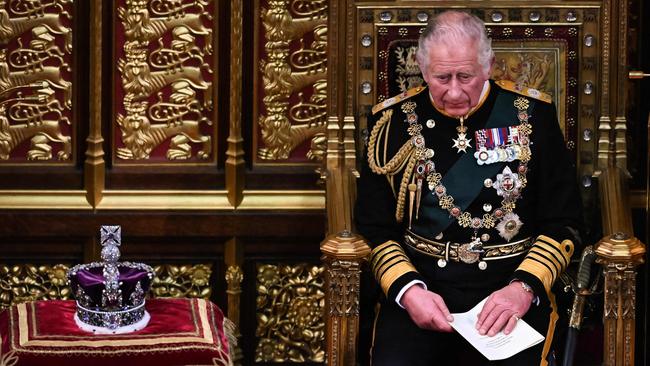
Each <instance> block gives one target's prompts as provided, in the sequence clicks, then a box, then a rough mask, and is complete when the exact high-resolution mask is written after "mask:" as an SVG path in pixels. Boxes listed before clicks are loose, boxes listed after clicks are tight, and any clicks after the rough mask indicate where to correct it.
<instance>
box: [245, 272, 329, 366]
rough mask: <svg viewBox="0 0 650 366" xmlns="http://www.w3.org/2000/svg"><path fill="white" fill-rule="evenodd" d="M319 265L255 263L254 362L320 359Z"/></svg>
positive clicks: (322, 353)
mask: <svg viewBox="0 0 650 366" xmlns="http://www.w3.org/2000/svg"><path fill="white" fill-rule="evenodd" d="M322 274H323V267H318V266H314V265H308V264H300V265H267V264H264V265H258V266H257V292H258V293H257V321H258V323H257V330H256V336H257V337H258V338H259V343H258V344H257V348H256V351H255V361H256V362H323V361H324V359H325V351H324V348H323V346H324V341H325V323H324V320H323V308H324V306H325V294H324V292H323V277H322Z"/></svg>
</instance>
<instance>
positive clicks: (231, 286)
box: [224, 238, 244, 366]
mask: <svg viewBox="0 0 650 366" xmlns="http://www.w3.org/2000/svg"><path fill="white" fill-rule="evenodd" d="M224 260H225V264H226V266H227V269H226V284H227V286H228V287H227V289H226V293H227V294H228V313H227V314H228V319H230V320H231V321H232V322H233V324H234V326H235V329H234V334H233V336H234V337H235V338H236V339H237V342H239V341H241V331H240V314H241V312H240V310H241V309H240V304H241V292H242V289H241V283H242V281H243V280H244V272H243V271H242V263H243V262H244V253H243V246H242V244H241V242H240V241H239V240H238V239H237V238H232V239H230V240H228V241H227V242H226V253H225V258H224ZM230 348H231V350H232V352H233V354H232V355H231V359H232V361H233V364H234V365H236V366H237V365H241V364H242V360H243V358H244V356H243V353H242V349H241V347H240V346H239V344H237V345H236V346H234V347H233V346H231V347H230Z"/></svg>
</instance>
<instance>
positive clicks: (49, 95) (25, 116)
mask: <svg viewBox="0 0 650 366" xmlns="http://www.w3.org/2000/svg"><path fill="white" fill-rule="evenodd" d="M0 54H2V51H0ZM0 57H1V56H0ZM0 67H1V66H0ZM37 85H38V84H32V85H29V86H30V87H31V86H34V87H35V86H37ZM40 86H41V88H40V89H37V90H36V91H35V93H34V94H31V95H28V96H23V95H22V94H21V93H18V96H17V97H16V98H12V99H7V100H4V101H2V102H0V159H2V160H7V159H9V157H10V154H11V151H12V150H13V149H14V148H15V147H16V146H18V145H19V144H20V143H22V142H23V141H25V140H27V139H31V144H30V148H29V150H28V151H27V159H29V160H50V159H52V147H51V146H50V142H56V143H60V144H62V145H63V149H62V150H60V151H59V152H58V153H57V157H58V159H59V160H68V159H69V158H70V154H71V152H72V144H71V138H70V136H66V135H64V134H63V132H62V130H61V125H60V124H61V123H65V124H68V125H69V124H70V120H69V119H68V118H67V117H66V116H64V115H63V106H61V104H60V103H59V101H58V100H57V99H56V96H55V92H54V90H52V89H51V88H49V87H47V83H45V82H43V83H42V84H40ZM19 88H20V89H23V88H21V87H19ZM12 102H13V104H12V105H11V106H10V107H9V109H8V110H7V104H10V103H12ZM10 121H12V122H18V123H13V124H12V123H10Z"/></svg>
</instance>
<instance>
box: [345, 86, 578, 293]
mask: <svg viewBox="0 0 650 366" xmlns="http://www.w3.org/2000/svg"><path fill="white" fill-rule="evenodd" d="M502 86H503V87H502ZM506 88H509V89H506ZM419 89H421V90H419ZM419 89H416V90H411V91H409V92H407V93H404V94H402V95H401V96H398V97H396V98H394V99H389V100H388V101H386V102H384V103H383V104H379V105H377V106H376V107H375V108H373V115H372V116H371V118H370V119H369V123H368V130H369V131H373V129H375V126H376V125H377V124H378V121H380V120H382V118H383V121H382V122H381V123H382V128H378V129H375V131H374V132H375V136H374V137H373V134H372V133H371V134H370V136H371V144H370V145H371V148H372V149H369V150H368V152H367V155H366V156H364V159H363V162H362V169H361V177H360V179H359V180H358V187H357V203H356V207H355V222H356V229H357V231H358V232H359V233H360V234H361V235H363V236H364V237H366V238H367V239H368V241H369V242H370V245H371V247H372V248H373V253H372V257H371V265H372V268H373V271H374V274H375V278H376V279H377V281H378V282H379V283H380V285H381V286H382V288H383V290H384V292H385V294H386V295H387V296H388V298H389V299H390V298H393V299H394V298H395V296H396V295H397V293H398V292H399V290H401V289H402V288H403V287H404V286H405V285H406V284H408V283H409V282H410V281H412V280H416V279H417V280H422V281H425V282H426V281H429V280H431V279H430V278H427V276H426V274H423V273H422V272H423V270H422V268H428V267H429V266H432V265H434V264H433V263H435V259H434V258H430V259H429V261H430V262H432V263H428V264H427V263H426V260H427V259H426V258H425V259H422V258H418V259H417V260H415V261H416V262H417V263H414V255H413V253H412V251H409V250H408V248H406V245H405V244H404V234H405V231H406V230H407V228H408V227H409V226H410V231H411V232H412V233H415V234H417V235H419V236H421V237H424V238H427V239H430V240H437V241H439V242H456V243H467V242H470V241H471V240H472V238H473V237H476V236H483V238H484V239H485V238H488V237H489V239H488V240H485V241H484V244H485V245H493V244H501V243H507V242H514V241H517V240H519V239H522V238H525V237H532V238H533V240H535V238H538V240H536V241H535V245H534V246H533V249H531V251H530V252H529V253H528V254H526V255H521V256H518V257H516V258H513V259H511V260H507V261H506V260H504V261H493V262H491V263H490V266H489V268H488V269H487V270H485V271H482V270H480V269H478V268H476V265H469V264H461V265H460V266H458V265H456V266H449V268H448V270H449V271H451V272H450V273H452V275H451V278H458V279H459V281H463V282H473V281H475V283H476V284H477V286H482V281H481V278H483V277H488V276H490V277H493V278H494V277H499V279H498V281H497V282H495V283H494V284H495V286H496V284H497V283H498V284H501V283H504V282H505V281H508V280H511V279H513V278H517V279H521V280H523V281H525V282H526V283H529V284H530V285H531V286H532V287H533V288H534V290H535V292H536V293H539V294H543V293H544V292H548V291H549V290H550V286H551V285H552V282H553V281H554V280H555V279H556V278H557V276H559V273H560V272H561V271H562V270H563V269H564V268H566V264H567V263H568V258H570V256H571V255H572V253H573V243H574V242H576V241H578V238H577V235H576V233H577V231H578V230H579V229H580V228H581V227H582V225H581V201H580V195H579V192H578V190H577V184H576V179H575V175H576V169H575V166H574V164H573V163H572V158H571V157H570V155H569V153H568V151H567V149H566V147H565V142H564V138H563V136H562V132H561V130H560V127H559V124H558V120H557V115H556V111H555V108H554V106H553V104H551V103H550V101H549V100H544V95H543V94H540V93H539V92H537V91H535V90H531V91H528V90H527V89H523V90H515V89H514V88H513V86H512V85H506V84H505V83H496V82H494V81H490V91H489V92H488V94H487V95H486V97H485V99H484V100H483V101H482V102H481V104H480V105H479V106H478V107H477V108H476V109H475V110H474V112H473V113H471V114H470V115H469V116H468V117H467V119H466V120H465V121H464V125H465V126H466V127H467V131H466V136H467V138H469V139H471V141H470V147H469V148H467V149H466V152H459V151H458V149H457V148H454V147H453V145H454V139H458V131H457V127H458V126H459V120H458V119H457V118H454V117H451V116H447V115H445V114H443V113H441V112H440V111H438V110H437V109H436V108H434V106H433V104H432V102H431V100H430V96H429V92H428V89H427V88H426V87H425V88H419ZM531 94H532V95H535V96H536V97H537V98H532V97H531V96H530V95H531ZM500 96H501V97H500ZM499 98H500V99H499ZM522 99H525V100H526V101H528V102H527V103H526V105H527V106H529V107H528V108H527V109H523V111H524V112H525V113H526V114H525V115H524V117H526V118H525V120H526V121H527V122H528V123H529V124H530V126H532V132H531V133H530V134H529V135H528V137H529V140H530V141H529V142H530V143H529V144H528V146H529V148H530V153H531V157H530V160H529V161H528V163H527V165H526V167H525V169H524V173H525V177H524V176H523V175H522V174H520V173H522V171H521V168H520V167H519V166H520V165H521V161H520V160H519V159H515V160H513V161H509V162H501V165H500V166H499V168H498V170H497V171H496V172H494V174H493V175H491V176H489V177H483V176H481V175H480V174H473V173H475V172H474V170H475V169H479V168H477V167H479V164H478V161H479V159H478V157H476V156H475V155H474V154H475V152H477V150H476V148H477V141H476V137H477V136H476V134H475V133H476V132H477V131H481V130H483V131H484V132H485V131H489V130H490V128H494V127H490V126H493V125H490V126H487V128H486V124H487V123H488V120H491V122H490V123H495V121H496V124H497V127H501V124H503V123H505V124H510V125H518V124H519V122H520V121H518V116H520V115H519V114H518V113H519V112H521V111H522V109H518V108H517V107H515V105H514V103H512V101H514V100H519V101H521V100H522ZM549 99H550V98H549ZM406 103H409V104H408V105H406V106H405V104H406ZM386 112H389V113H392V115H391V116H390V118H387V117H386V116H385V113H386ZM412 114H415V115H416V116H417V124H419V125H420V126H421V131H420V133H419V134H420V135H421V138H423V141H424V145H425V147H426V148H427V149H431V150H433V156H432V157H431V158H430V159H429V160H430V161H431V162H432V163H433V164H434V165H435V171H436V172H437V173H440V175H441V176H442V177H443V181H444V179H445V177H447V176H448V174H450V172H451V171H453V168H452V167H454V165H455V164H457V163H458V162H459V160H460V159H461V157H463V155H465V154H469V155H470V157H471V161H472V162H473V163H468V162H467V161H466V162H465V164H464V165H462V167H461V168H458V167H456V171H455V172H454V175H455V177H456V179H455V180H454V182H456V183H454V185H455V187H451V186H449V187H446V188H447V190H448V191H452V190H455V191H456V192H459V193H460V192H464V190H465V184H468V185H473V187H474V189H475V190H476V189H477V190H478V193H477V194H476V195H475V197H474V198H473V199H472V200H471V202H470V203H469V205H468V207H467V208H465V209H464V210H462V211H463V212H468V213H469V214H471V217H479V218H480V217H483V215H485V214H490V213H491V212H494V211H495V210H497V209H499V208H501V207H502V205H503V197H502V196H499V195H498V194H497V192H498V191H497V189H495V187H494V186H490V184H489V183H488V184H486V183H485V182H484V180H485V179H489V180H490V181H491V182H496V181H497V174H503V173H504V169H505V168H506V167H509V168H510V170H511V171H512V172H514V173H516V174H519V177H520V178H521V179H520V180H523V181H525V182H524V185H525V187H523V188H521V189H520V190H519V194H518V198H517V199H516V200H515V207H514V209H513V210H512V212H513V213H514V214H516V215H517V216H518V219H519V222H520V223H522V225H520V227H519V228H518V230H515V231H516V235H514V237H511V238H509V240H506V239H504V238H503V237H502V236H501V235H500V234H499V231H498V230H497V228H496V225H494V226H493V227H491V228H489V229H486V228H480V229H478V230H475V229H474V228H472V227H471V226H470V227H462V226H461V225H460V224H459V221H458V220H457V219H455V218H453V219H451V220H450V222H451V223H450V224H448V226H446V227H444V229H442V230H441V231H439V232H438V231H437V230H436V229H435V228H436V227H437V226H438V224H439V223H438V222H437V221H438V220H439V219H440V218H441V217H446V218H450V217H452V216H451V211H450V210H449V209H443V208H441V207H440V204H439V197H438V196H437V195H436V194H435V193H434V192H432V191H431V190H430V189H429V187H428V184H427V181H426V180H425V181H424V182H423V184H421V193H420V199H419V207H410V195H409V190H408V189H406V194H405V195H404V196H405V197H404V198H403V199H402V201H403V208H402V209H401V210H397V206H398V201H399V199H398V198H399V191H400V187H401V186H404V182H406V184H415V183H416V182H417V179H414V178H413V177H412V174H416V176H417V171H416V173H413V171H414V170H417V169H418V167H417V166H418V165H421V164H416V166H414V167H411V166H408V162H407V161H405V162H402V164H397V166H395V167H392V168H393V170H394V171H392V172H390V173H388V172H386V171H384V172H373V171H372V169H371V168H370V166H369V160H368V159H367V157H370V160H371V161H373V162H374V163H375V166H378V167H386V166H387V163H389V162H390V161H391V160H392V159H393V158H394V157H395V156H396V155H400V151H401V153H402V154H403V152H404V151H405V150H404V146H405V144H409V143H416V142H414V136H417V135H418V133H415V134H413V130H409V128H411V129H412V128H413V127H410V126H411V125H412V124H413V123H412V122H413V119H414V118H415V117H413V116H409V115H412ZM409 118H410V119H411V120H410V123H409ZM409 132H411V133H409ZM417 143H422V141H418V142H417ZM465 159H467V158H465ZM393 163H394V161H393ZM388 165H390V164H388ZM483 165H490V164H483ZM399 168H401V170H399ZM429 168H431V167H429ZM409 169H411V170H409ZM420 169H422V167H421V166H420ZM480 169H483V168H482V167H481V168H480ZM375 170H377V169H376V168H375ZM404 174H408V175H409V176H408V177H407V178H408V179H406V180H405V181H404V182H403V180H402V178H403V176H404ZM477 177H478V178H477ZM479 179H480V180H479ZM469 180H475V181H474V182H470V181H469ZM477 184H478V185H479V186H480V187H479V186H477ZM412 187H414V186H412ZM412 187H411V188H412ZM402 189H403V187H402ZM417 201H418V200H417V199H416V200H414V203H413V206H416V205H417ZM399 211H402V212H401V214H400V212H399ZM396 213H397V215H396ZM416 213H417V214H416ZM441 214H442V215H441ZM396 216H398V217H396ZM399 216H401V221H400V220H399ZM416 216H417V218H416ZM442 221H444V220H442ZM498 221H499V220H497V223H498ZM443 226H444V225H443ZM486 234H487V235H486ZM459 268H460V269H459ZM425 271H426V270H425ZM454 271H461V272H462V275H459V274H458V273H455V272H454ZM506 284H507V282H506Z"/></svg>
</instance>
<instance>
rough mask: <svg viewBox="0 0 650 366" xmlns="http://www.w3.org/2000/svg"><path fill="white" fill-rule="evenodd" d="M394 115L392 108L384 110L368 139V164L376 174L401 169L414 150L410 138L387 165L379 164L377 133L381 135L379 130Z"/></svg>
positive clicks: (389, 172) (394, 171) (384, 173)
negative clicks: (376, 158)
mask: <svg viewBox="0 0 650 366" xmlns="http://www.w3.org/2000/svg"><path fill="white" fill-rule="evenodd" d="M392 116H393V110H392V109H389V110H386V111H384V112H383V114H382V116H381V118H379V120H378V121H377V124H376V125H375V127H373V128H372V132H371V133H370V139H369V140H368V165H369V166H370V170H372V171H373V172H374V173H376V174H382V175H386V174H391V173H396V172H398V171H400V169H399V168H400V167H401V166H403V165H404V161H405V160H406V159H407V158H408V157H409V155H410V153H411V151H412V150H413V144H412V143H411V140H408V141H407V142H406V143H405V144H404V145H403V146H402V147H401V148H400V149H399V151H397V154H395V156H394V157H393V158H392V159H390V161H389V162H388V163H386V165H384V166H383V167H380V166H378V165H377V161H376V160H375V157H374V152H375V145H376V144H377V135H379V131H381V129H382V128H384V126H385V125H386V123H387V122H388V121H390V119H391V117H392Z"/></svg>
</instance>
